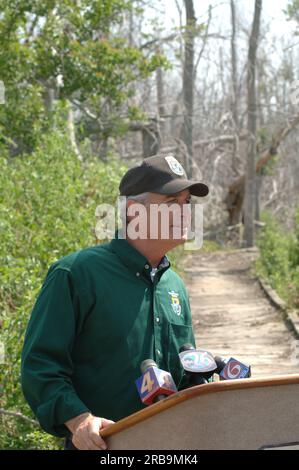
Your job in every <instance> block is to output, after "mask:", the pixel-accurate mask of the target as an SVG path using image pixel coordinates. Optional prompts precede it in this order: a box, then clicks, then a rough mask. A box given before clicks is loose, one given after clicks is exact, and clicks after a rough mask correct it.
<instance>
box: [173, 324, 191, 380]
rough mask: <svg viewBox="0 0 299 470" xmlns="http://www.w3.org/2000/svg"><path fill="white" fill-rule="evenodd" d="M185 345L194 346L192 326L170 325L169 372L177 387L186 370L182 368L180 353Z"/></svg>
mask: <svg viewBox="0 0 299 470" xmlns="http://www.w3.org/2000/svg"><path fill="white" fill-rule="evenodd" d="M185 343H191V344H192V345H193V346H195V344H194V335H193V329H192V326H191V325H178V324H176V323H172V322H169V324H168V355H167V356H168V371H169V372H170V373H171V375H172V377H173V380H174V381H175V383H176V385H177V387H178V386H179V383H180V382H181V380H182V378H183V374H184V369H183V367H182V366H181V362H180V358H179V351H180V348H181V346H183V344H185Z"/></svg>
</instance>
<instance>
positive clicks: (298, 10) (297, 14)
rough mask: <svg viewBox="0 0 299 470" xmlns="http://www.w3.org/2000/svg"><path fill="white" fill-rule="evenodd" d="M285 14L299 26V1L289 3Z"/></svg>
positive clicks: (292, 0) (293, 0) (294, 0)
mask: <svg viewBox="0 0 299 470" xmlns="http://www.w3.org/2000/svg"><path fill="white" fill-rule="evenodd" d="M285 13H286V15H287V17H288V19H289V20H295V21H297V23H298V24H299V0H291V1H289V3H288V5H287V9H286V10H285ZM298 34H299V32H298Z"/></svg>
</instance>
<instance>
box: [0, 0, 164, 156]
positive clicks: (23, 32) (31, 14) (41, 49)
mask: <svg viewBox="0 0 299 470" xmlns="http://www.w3.org/2000/svg"><path fill="white" fill-rule="evenodd" d="M133 3H134V2H132V1H127V0H82V1H81V2H80V6H78V5H77V3H76V2H74V1H72V0H59V1H58V0H56V1H55V0H51V1H50V0H48V1H44V2H37V1H36V0H28V1H24V0H14V1H12V2H7V0H0V11H1V16H0V69H1V77H0V78H1V80H2V81H3V82H4V85H5V90H6V104H5V105H1V106H0V141H1V136H2V139H4V142H7V139H11V140H13V141H14V142H15V144H16V148H17V151H16V153H22V152H24V151H31V150H32V149H34V148H35V146H36V144H37V140H38V136H39V134H40V132H41V131H43V132H45V131H47V130H48V129H49V127H50V126H51V112H52V111H51V108H50V107H49V106H47V105H46V103H47V100H46V96H47V94H49V92H50V91H51V92H52V93H53V94H54V96H55V99H56V100H65V99H69V100H76V102H77V103H78V104H77V106H79V107H80V105H81V106H82V105H83V104H84V105H88V108H89V109H90V110H91V111H92V112H93V113H94V114H95V115H96V117H97V122H98V128H97V129H96V133H97V134H99V133H100V135H101V136H102V135H103V136H104V137H107V136H109V135H117V134H118V129H119V130H120V133H122V132H123V123H122V121H123V120H124V119H127V118H130V113H128V112H127V107H128V103H127V100H128V98H129V97H130V96H131V95H132V92H133V89H134V88H133V87H132V84H133V83H134V82H135V81H137V80H141V79H144V78H145V77H147V76H148V75H149V74H151V73H152V72H153V71H154V70H156V69H157V67H161V66H165V65H166V63H167V62H166V60H165V58H164V57H162V56H161V55H160V54H154V53H153V54H147V55H145V53H144V52H143V51H141V50H139V49H138V48H135V47H132V46H130V45H129V44H128V41H127V40H126V39H125V38H123V37H122V36H121V33H120V32H119V28H118V26H119V25H120V24H121V22H122V19H123V14H124V13H125V12H127V11H129V10H130V9H131V8H133ZM58 78H59V80H58ZM110 114H111V119H110ZM100 123H101V124H100Z"/></svg>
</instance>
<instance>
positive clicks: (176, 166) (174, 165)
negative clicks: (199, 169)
mask: <svg viewBox="0 0 299 470" xmlns="http://www.w3.org/2000/svg"><path fill="white" fill-rule="evenodd" d="M165 160H166V161H167V163H168V166H169V168H170V169H171V171H173V172H174V173H175V174H176V175H179V176H182V175H185V176H186V173H185V170H184V168H183V167H182V165H181V164H180V162H178V161H177V159H176V158H174V157H173V156H172V155H169V156H168V157H165Z"/></svg>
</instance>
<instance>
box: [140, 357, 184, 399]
mask: <svg viewBox="0 0 299 470" xmlns="http://www.w3.org/2000/svg"><path fill="white" fill-rule="evenodd" d="M141 372H142V375H141V376H140V377H139V378H138V379H137V380H135V383H136V387H137V390H138V393H139V396H140V398H141V401H142V403H144V404H145V405H151V404H152V403H154V402H156V401H159V400H161V399H163V398H166V396H167V395H171V394H172V393H176V392H177V388H176V385H175V383H174V380H173V378H172V376H171V374H170V373H169V372H166V371H165V370H162V369H159V368H158V367H157V364H156V363H155V362H154V361H153V360H152V359H146V360H145V361H143V362H142V363H141Z"/></svg>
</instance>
